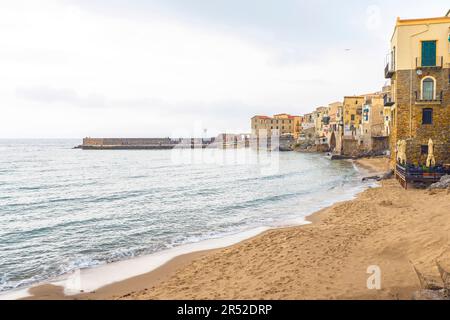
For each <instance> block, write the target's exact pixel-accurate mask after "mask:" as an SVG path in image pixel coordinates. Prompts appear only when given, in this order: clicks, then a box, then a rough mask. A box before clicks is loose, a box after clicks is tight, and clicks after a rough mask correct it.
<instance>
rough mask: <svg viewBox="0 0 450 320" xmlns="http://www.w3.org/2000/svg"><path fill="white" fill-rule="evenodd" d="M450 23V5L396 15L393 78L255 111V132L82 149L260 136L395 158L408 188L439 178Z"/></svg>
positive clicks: (448, 135) (300, 147)
mask: <svg viewBox="0 0 450 320" xmlns="http://www.w3.org/2000/svg"><path fill="white" fill-rule="evenodd" d="M449 21H450V11H449V12H448V13H447V14H446V16H444V17H438V18H426V19H408V20H401V19H397V23H396V26H395V29H394V32H393V35H392V40H391V49H390V52H389V53H388V54H387V56H386V63H385V69H384V76H385V78H386V79H388V80H390V83H387V84H386V85H385V86H384V87H383V88H380V89H379V90H375V92H373V93H365V94H361V95H358V96H344V97H343V100H342V101H337V102H332V103H330V104H328V105H327V106H320V107H318V108H316V109H315V110H314V111H312V112H311V113H308V114H304V115H290V114H284V113H283V114H277V115H274V116H267V115H256V116H254V117H253V118H251V133H248V134H230V133H226V134H225V133H224V134H221V135H219V136H218V137H215V138H208V139H206V138H192V139H169V138H163V139H108V138H106V139H96V138H85V139H84V140H83V144H82V145H81V146H79V148H82V149H96V150H97V149H172V148H175V147H182V148H207V147H208V148H223V149H226V148H246V147H252V146H256V147H258V148H259V147H260V146H261V141H264V143H266V142H265V141H267V146H268V147H269V148H270V147H271V146H272V148H273V145H274V144H273V143H272V141H273V138H274V137H276V138H277V141H279V144H277V145H276V146H277V148H278V149H279V150H281V151H300V152H328V153H329V154H330V156H331V158H332V159H348V158H350V159H353V158H359V157H366V156H381V155H385V156H389V157H390V159H391V167H392V169H394V170H395V173H396V177H397V178H398V179H399V181H400V182H401V183H402V184H404V185H405V186H407V184H408V182H415V181H420V180H426V181H429V180H438V179H439V178H440V177H441V176H442V175H443V174H444V173H446V172H449V167H450V90H449V87H450V73H449V71H450V57H449V56H450V55H449V53H450V31H449V28H448V23H449ZM380 71H382V70H380ZM380 73H381V72H380Z"/></svg>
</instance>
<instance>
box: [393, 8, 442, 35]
mask: <svg viewBox="0 0 450 320" xmlns="http://www.w3.org/2000/svg"><path fill="white" fill-rule="evenodd" d="M439 23H450V10H449V11H448V12H447V14H446V15H445V16H443V17H434V18H419V19H400V17H397V23H396V24H395V28H394V32H393V34H392V37H391V40H392V38H394V35H395V32H396V30H397V28H398V27H402V26H414V25H421V24H439Z"/></svg>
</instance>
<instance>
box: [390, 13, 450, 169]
mask: <svg viewBox="0 0 450 320" xmlns="http://www.w3.org/2000/svg"><path fill="white" fill-rule="evenodd" d="M449 72H450V11H449V12H448V13H447V15H446V16H443V17H437V18H425V19H407V20H405V19H400V18H399V19H397V23H396V26H395V29H394V33H393V35H392V39H391V50H390V53H389V54H388V56H387V61H386V67H385V76H386V78H388V79H391V92H390V95H389V96H388V98H389V99H386V101H385V105H386V106H387V107H389V108H390V109H391V122H390V124H391V125H390V134H391V139H390V140H391V146H390V149H391V155H392V159H391V160H392V166H394V165H395V163H396V162H399V160H400V162H402V163H404V162H406V163H408V164H414V165H424V164H425V163H426V162H427V157H428V143H429V140H430V139H432V141H433V143H434V155H435V160H436V163H437V164H446V163H449V162H450V156H449V153H450V144H449V143H450V138H449V136H450V90H449V82H450V76H449ZM397 146H399V147H397ZM399 151H400V152H399ZM404 158H406V159H404ZM405 160H406V161H405Z"/></svg>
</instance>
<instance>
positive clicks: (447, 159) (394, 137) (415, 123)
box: [390, 68, 450, 165]
mask: <svg viewBox="0 0 450 320" xmlns="http://www.w3.org/2000/svg"><path fill="white" fill-rule="evenodd" d="M427 76H432V77H434V78H435V79H436V94H437V98H438V99H439V98H440V93H441V92H442V93H443V99H442V102H441V101H434V102H422V101H416V93H415V92H416V91H417V95H418V96H419V97H420V92H421V88H420V87H421V80H422V79H423V78H424V77H427ZM393 80H394V81H395V84H396V86H395V90H396V94H395V99H396V101H395V102H396V110H395V119H394V124H393V126H392V128H391V139H390V140H391V142H390V148H391V153H392V159H391V160H392V164H395V157H396V152H395V151H396V143H397V141H398V140H407V139H409V140H408V147H407V154H406V157H407V162H408V163H412V164H415V165H418V164H425V161H426V157H427V156H426V155H424V154H421V146H422V145H428V140H429V139H430V138H431V139H432V140H433V142H434V145H435V157H436V162H437V163H438V164H442V163H450V90H449V69H445V68H444V69H441V68H425V69H423V70H422V75H418V74H417V72H416V70H403V71H397V72H396V74H395V76H394V78H393ZM411 85H412V90H411ZM424 108H430V109H433V124H431V125H423V124H422V110H423V109H424ZM410 110H411V111H410ZM410 122H411V124H410Z"/></svg>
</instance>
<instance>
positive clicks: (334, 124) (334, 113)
mask: <svg viewBox="0 0 450 320" xmlns="http://www.w3.org/2000/svg"><path fill="white" fill-rule="evenodd" d="M328 116H329V117H330V132H337V131H338V129H339V121H340V120H342V119H341V116H342V102H333V103H330V104H329V105H328Z"/></svg>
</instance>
